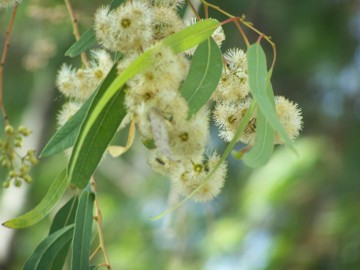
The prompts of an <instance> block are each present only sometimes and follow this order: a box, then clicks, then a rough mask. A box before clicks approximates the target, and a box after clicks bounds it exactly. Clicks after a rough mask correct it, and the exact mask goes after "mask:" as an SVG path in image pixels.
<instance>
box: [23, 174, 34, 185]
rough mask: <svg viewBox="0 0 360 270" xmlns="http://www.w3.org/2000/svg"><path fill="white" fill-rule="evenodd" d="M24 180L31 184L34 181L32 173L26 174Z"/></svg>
mask: <svg viewBox="0 0 360 270" xmlns="http://www.w3.org/2000/svg"><path fill="white" fill-rule="evenodd" d="M23 179H24V181H25V182H26V183H28V184H30V183H31V182H32V177H31V176H30V175H25V176H24V177H23Z"/></svg>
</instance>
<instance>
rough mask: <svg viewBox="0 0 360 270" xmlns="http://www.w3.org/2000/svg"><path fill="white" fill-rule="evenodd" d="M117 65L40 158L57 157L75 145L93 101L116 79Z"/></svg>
mask: <svg viewBox="0 0 360 270" xmlns="http://www.w3.org/2000/svg"><path fill="white" fill-rule="evenodd" d="M116 75H117V74H116V65H114V66H113V67H112V69H111V70H110V71H109V73H108V75H107V76H106V77H105V79H104V80H103V82H102V83H101V84H100V85H99V87H98V89H97V90H96V91H95V93H93V94H92V95H91V96H90V97H89V98H88V100H86V101H85V103H84V104H83V105H82V106H81V108H80V109H79V110H78V111H77V112H76V114H75V115H74V116H73V117H71V118H70V119H69V120H68V121H67V122H66V123H65V124H64V125H63V126H62V127H61V128H60V129H59V130H58V131H57V132H56V133H55V134H54V135H53V136H52V137H51V139H50V140H49V142H48V143H47V144H46V146H45V147H44V149H43V150H42V152H41V153H40V157H41V158H43V157H47V156H51V155H55V154H57V153H60V152H62V151H64V150H65V149H67V148H69V147H71V146H73V145H74V143H75V140H76V137H77V135H78V134H79V130H80V126H81V123H82V121H83V120H84V118H85V116H86V113H87V111H88V110H89V108H90V104H91V102H92V101H93V99H94V97H95V95H96V93H97V92H103V91H105V90H106V89H107V88H108V87H109V85H110V84H111V83H112V81H113V80H114V78H115V77H116Z"/></svg>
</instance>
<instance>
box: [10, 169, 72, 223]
mask: <svg viewBox="0 0 360 270" xmlns="http://www.w3.org/2000/svg"><path fill="white" fill-rule="evenodd" d="M67 185H68V183H67V178H66V170H63V171H62V172H61V173H60V174H59V175H58V176H57V177H56V179H55V180H54V182H53V183H52V184H51V186H50V188H49V190H48V192H47V193H46V195H45V196H44V198H43V199H42V200H41V202H40V203H39V204H38V205H37V206H36V207H35V208H34V209H32V210H31V211H29V212H27V213H26V214H24V215H22V216H19V217H17V218H14V219H11V220H8V221H6V222H5V223H3V225H4V226H5V227H8V228H12V229H22V228H26V227H29V226H32V225H34V224H36V223H38V222H39V221H40V220H42V219H43V218H44V217H46V216H47V214H49V212H50V211H51V209H53V207H54V206H55V205H56V203H57V202H58V201H59V200H60V198H61V197H62V195H63V194H64V192H65V190H66V187H67Z"/></svg>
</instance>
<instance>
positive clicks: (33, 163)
mask: <svg viewBox="0 0 360 270" xmlns="http://www.w3.org/2000/svg"><path fill="white" fill-rule="evenodd" d="M29 161H30V163H31V164H32V165H36V164H38V163H39V160H38V159H37V158H36V157H34V156H32V157H29Z"/></svg>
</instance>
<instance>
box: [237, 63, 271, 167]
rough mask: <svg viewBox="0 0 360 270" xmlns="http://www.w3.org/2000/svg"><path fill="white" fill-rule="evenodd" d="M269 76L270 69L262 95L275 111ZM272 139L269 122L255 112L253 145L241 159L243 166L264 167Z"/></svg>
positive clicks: (259, 112) (268, 158) (269, 154)
mask: <svg viewBox="0 0 360 270" xmlns="http://www.w3.org/2000/svg"><path fill="white" fill-rule="evenodd" d="M271 74H272V69H271V70H270V71H269V73H268V74H267V78H266V89H263V90H262V91H263V93H262V95H265V96H267V97H268V99H269V101H270V102H271V104H272V107H273V109H274V110H275V102H274V92H273V89H272V85H271V82H270V78H271ZM274 139H275V131H274V129H273V127H272V126H271V125H270V123H269V121H268V120H266V117H265V116H264V114H263V113H262V112H261V111H260V110H257V115H256V138H255V145H254V147H253V148H251V150H250V151H249V152H247V153H246V154H245V155H244V157H243V159H244V162H245V164H246V165H247V166H249V167H253V168H257V167H260V166H263V165H265V164H266V163H267V162H268V161H269V160H270V157H271V155H272V153H273V151H274Z"/></svg>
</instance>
